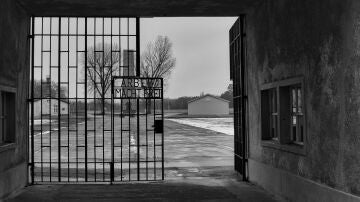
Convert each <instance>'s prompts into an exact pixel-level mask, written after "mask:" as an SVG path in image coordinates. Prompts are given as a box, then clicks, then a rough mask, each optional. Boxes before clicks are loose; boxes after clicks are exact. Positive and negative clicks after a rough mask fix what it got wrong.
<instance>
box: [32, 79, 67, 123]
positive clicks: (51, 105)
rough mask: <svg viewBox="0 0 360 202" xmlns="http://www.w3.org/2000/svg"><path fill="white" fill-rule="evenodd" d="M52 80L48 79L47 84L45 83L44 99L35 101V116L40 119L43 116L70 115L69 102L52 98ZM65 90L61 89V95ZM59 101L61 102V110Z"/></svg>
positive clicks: (43, 88)
mask: <svg viewBox="0 0 360 202" xmlns="http://www.w3.org/2000/svg"><path fill="white" fill-rule="evenodd" d="M51 85H52V84H51V80H50V77H47V78H46V82H43V87H42V90H43V96H42V99H35V100H34V116H35V117H39V116H41V115H49V116H57V115H58V114H59V111H60V114H61V115H67V114H69V110H68V108H69V102H68V101H67V100H65V99H60V100H59V99H57V98H53V97H52V96H51V92H52V91H53V90H52V87H51ZM63 90H64V89H60V93H61V94H62V91H63ZM59 101H60V108H59Z"/></svg>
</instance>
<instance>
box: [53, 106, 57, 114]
mask: <svg viewBox="0 0 360 202" xmlns="http://www.w3.org/2000/svg"><path fill="white" fill-rule="evenodd" d="M53 108H54V113H57V112H58V105H57V104H54V106H53Z"/></svg>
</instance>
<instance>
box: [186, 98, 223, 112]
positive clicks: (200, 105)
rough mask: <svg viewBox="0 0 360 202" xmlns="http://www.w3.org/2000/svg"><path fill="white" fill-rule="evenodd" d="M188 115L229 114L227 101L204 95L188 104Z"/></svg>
mask: <svg viewBox="0 0 360 202" xmlns="http://www.w3.org/2000/svg"><path fill="white" fill-rule="evenodd" d="M188 114H189V115H225V114H229V102H225V101H222V100H219V99H216V98H214V97H211V96H205V97H203V98H201V99H198V100H195V101H193V102H190V103H189V104H188Z"/></svg>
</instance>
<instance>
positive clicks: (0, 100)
mask: <svg viewBox="0 0 360 202" xmlns="http://www.w3.org/2000/svg"><path fill="white" fill-rule="evenodd" d="M14 141H15V93H14V92H8V91H4V90H1V89H0V145H4V144H8V143H13V142H14Z"/></svg>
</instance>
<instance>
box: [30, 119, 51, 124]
mask: <svg viewBox="0 0 360 202" xmlns="http://www.w3.org/2000/svg"><path fill="white" fill-rule="evenodd" d="M50 122H54V120H51V121H50V120H49V119H43V120H42V124H47V123H50ZM40 124H41V119H34V125H40ZM30 125H31V120H30Z"/></svg>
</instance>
